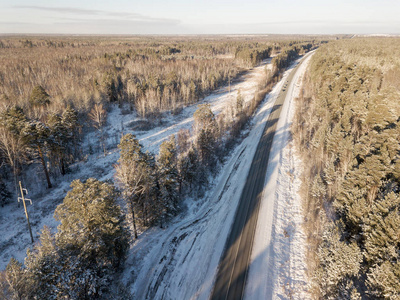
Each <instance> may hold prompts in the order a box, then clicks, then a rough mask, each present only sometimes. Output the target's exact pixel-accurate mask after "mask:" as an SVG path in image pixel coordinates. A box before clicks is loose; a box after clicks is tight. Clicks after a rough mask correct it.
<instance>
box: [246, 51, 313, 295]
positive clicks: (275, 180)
mask: <svg viewBox="0 0 400 300" xmlns="http://www.w3.org/2000/svg"><path fill="white" fill-rule="evenodd" d="M310 58H311V55H309V56H308V57H307V58H306V59H305V61H304V62H303V63H302V64H301V65H300V66H299V68H298V69H297V70H296V74H295V77H294V78H293V81H292V84H291V85H290V86H289V87H288V93H287V96H286V99H285V103H284V105H283V108H282V112H281V116H280V119H279V121H278V124H277V129H276V133H275V137H274V141H273V144H272V148H271V154H270V159H269V162H268V169H267V175H266V179H265V187H264V191H263V196H262V202H261V206H260V211H259V217H258V223H257V228H256V233H255V240H254V245H253V252H252V258H251V266H250V270H249V275H248V281H247V286H246V293H245V295H246V297H245V298H246V299H307V298H310V297H309V295H308V294H307V277H306V267H307V266H306V260H305V253H306V252H305V248H306V236H305V234H304V232H303V229H302V223H303V214H302V205H301V198H300V195H299V194H298V191H299V188H300V184H301V180H300V173H301V169H302V167H301V161H300V160H299V159H298V158H297V157H296V155H295V153H294V152H295V151H294V145H293V143H292V141H291V138H290V126H291V123H292V119H293V115H294V113H295V103H294V99H295V98H296V97H298V96H299V93H300V87H301V80H302V78H303V76H304V72H305V70H306V68H307V65H308V62H309V60H310Z"/></svg>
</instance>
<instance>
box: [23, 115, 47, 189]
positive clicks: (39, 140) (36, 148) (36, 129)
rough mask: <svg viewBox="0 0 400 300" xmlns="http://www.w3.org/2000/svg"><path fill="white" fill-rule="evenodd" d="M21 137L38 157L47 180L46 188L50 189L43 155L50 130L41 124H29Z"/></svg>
mask: <svg viewBox="0 0 400 300" xmlns="http://www.w3.org/2000/svg"><path fill="white" fill-rule="evenodd" d="M23 137H24V139H25V140H26V144H27V145H28V146H29V147H30V148H31V149H32V150H33V152H34V153H36V154H37V156H39V160H40V163H41V164H42V167H43V171H44V174H45V176H46V180H47V187H48V188H49V189H50V188H51V187H52V184H51V181H50V175H49V172H48V170H47V165H46V161H45V153H46V152H47V148H48V146H49V143H48V142H49V139H50V130H49V128H48V127H46V126H45V125H44V124H43V123H41V122H38V121H36V122H29V123H27V124H26V126H25V128H24V129H23Z"/></svg>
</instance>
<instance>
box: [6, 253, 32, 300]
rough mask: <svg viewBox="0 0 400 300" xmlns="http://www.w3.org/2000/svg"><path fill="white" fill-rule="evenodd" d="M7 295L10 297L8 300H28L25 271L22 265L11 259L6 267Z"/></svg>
mask: <svg viewBox="0 0 400 300" xmlns="http://www.w3.org/2000/svg"><path fill="white" fill-rule="evenodd" d="M6 281H7V285H8V286H7V289H8V291H7V293H8V294H9V295H10V296H11V298H10V299H15V300H17V299H18V300H20V299H28V297H29V289H28V284H29V283H28V282H27V281H26V276H25V271H24V269H23V268H22V264H21V263H20V262H18V261H17V260H16V259H15V258H11V260H10V262H9V263H8V265H7V267H6Z"/></svg>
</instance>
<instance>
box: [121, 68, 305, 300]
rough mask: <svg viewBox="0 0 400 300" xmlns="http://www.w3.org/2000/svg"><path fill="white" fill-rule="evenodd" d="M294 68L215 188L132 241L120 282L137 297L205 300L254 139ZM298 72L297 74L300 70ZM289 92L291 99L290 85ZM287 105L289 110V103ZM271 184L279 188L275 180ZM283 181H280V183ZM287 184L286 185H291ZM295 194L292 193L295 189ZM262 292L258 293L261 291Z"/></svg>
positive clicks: (262, 110)
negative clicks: (174, 217)
mask: <svg viewBox="0 0 400 300" xmlns="http://www.w3.org/2000/svg"><path fill="white" fill-rule="evenodd" d="M304 65H305V64H304ZM294 66H295V64H294V65H293V66H292V68H291V69H289V70H288V71H287V72H286V73H285V75H284V77H283V79H282V80H281V81H280V82H279V83H278V84H277V85H276V86H275V87H274V89H273V90H272V92H271V93H270V94H269V95H268V96H267V97H266V99H265V100H264V102H263V103H262V105H261V107H260V109H259V110H258V111H257V113H256V115H255V117H254V119H253V120H252V124H251V130H250V131H249V133H248V136H247V137H246V138H245V139H244V140H243V142H242V143H241V144H240V145H239V146H237V147H236V148H235V150H234V151H233V153H232V155H231V156H230V157H229V159H227V161H226V163H225V165H224V166H223V168H222V170H223V171H222V172H221V173H220V174H219V176H218V178H216V179H215V183H214V185H213V186H212V187H211V188H210V189H209V191H208V193H207V194H206V196H205V197H204V198H203V199H200V200H197V201H192V202H191V203H190V201H188V202H187V204H188V206H189V209H188V212H187V213H186V214H185V216H183V217H182V219H180V220H176V221H175V223H173V224H171V225H170V226H169V227H168V228H167V229H160V228H153V229H151V230H149V231H147V232H145V233H144V234H143V235H142V237H141V238H140V239H139V240H138V241H137V242H136V243H135V245H134V251H133V252H132V253H131V256H130V257H129V259H128V265H129V266H128V267H127V269H126V271H125V274H124V280H125V281H126V283H127V284H128V285H129V286H130V288H131V291H132V292H133V293H134V296H135V299H208V298H209V296H210V294H211V291H212V288H213V284H214V281H215V275H216V271H217V267H218V263H219V259H220V257H221V254H222V252H223V249H224V245H225V241H226V237H227V236H228V234H229V231H230V228H231V225H232V222H233V218H234V215H235V211H236V207H237V205H238V200H239V198H240V194H241V191H242V189H243V186H244V183H245V179H246V177H247V174H248V171H249V168H250V165H251V161H252V159H253V156H254V153H255V150H256V147H257V144H258V141H259V139H260V137H261V134H262V133H263V129H264V126H265V122H266V120H267V118H268V115H269V113H270V111H271V108H272V107H273V104H274V102H275V100H276V97H277V95H278V93H279V91H280V90H281V88H282V86H283V84H284V82H285V81H286V78H287V76H288V74H289V73H290V72H291V70H292V69H293V67H294ZM300 70H303V71H304V70H305V67H301V68H300ZM297 74H298V76H300V74H301V72H298V73H297ZM298 78H300V77H298ZM289 94H291V95H294V93H293V87H291V91H289ZM290 102H291V103H292V102H293V101H292V100H291V101H290ZM288 107H292V105H289V106H288ZM287 109H288V108H287V107H286V108H284V112H283V113H284V114H285V115H287V114H288V113H287ZM289 123H290V118H288V117H287V116H286V117H285V121H284V124H282V122H281V121H280V125H279V129H278V130H280V131H282V135H280V136H281V137H283V138H284V139H286V142H285V141H283V140H282V141H281V143H280V147H281V148H279V150H282V149H283V148H284V146H285V145H287V143H288V139H289V132H288V130H289V129H288V126H289ZM285 130H286V131H287V133H286V134H285V133H284V132H286V131H285ZM274 149H275V151H274V155H273V156H272V157H271V159H272V160H275V159H276V157H278V156H279V153H280V151H278V150H277V147H276V146H275V148H274ZM285 149H286V148H285ZM274 162H275V161H274ZM282 163H283V160H281V161H280V162H278V163H276V162H275V165H276V168H277V170H281V168H280V167H279V165H282ZM292 171H293V170H292ZM282 172H283V169H282ZM269 176H270V175H269ZM274 182H275V185H277V183H278V181H276V180H275V181H274ZM281 182H282V183H283V181H281ZM288 185H289V186H290V185H291V183H290V182H289V183H288ZM282 191H285V192H287V191H289V188H287V189H282ZM293 191H294V192H295V189H293ZM283 196H284V195H283ZM273 220H275V221H284V220H276V218H275V219H273ZM270 222H272V219H271V220H270ZM257 234H258V235H260V236H263V235H264V234H265V233H264V232H263V231H262V230H261V232H258V233H257ZM270 235H271V234H270ZM263 245H264V244H261V246H260V244H257V246H256V247H257V248H256V249H261V248H262V247H263ZM264 266H265V264H264ZM275 267H276V269H277V270H278V269H279V266H278V265H277V264H275ZM258 271H260V272H263V273H265V274H266V276H263V278H266V279H267V278H268V272H267V271H266V269H263V270H261V269H259V270H258ZM256 272H257V270H256ZM256 272H254V271H253V273H252V276H256V277H257V275H256ZM278 273H279V272H278V271H274V272H273V273H272V275H273V276H275V275H277V274H278ZM257 282H259V285H257V288H261V285H262V284H263V285H264V286H268V285H267V281H263V282H260V281H259V280H258V281H257ZM263 290H264V289H262V288H261V289H260V291H263ZM269 291H270V290H269ZM258 295H261V293H258ZM248 298H249V299H264V297H261V298H258V297H257V298H253V297H252V295H251V294H249V297H248Z"/></svg>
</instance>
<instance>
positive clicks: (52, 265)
mask: <svg viewBox="0 0 400 300" xmlns="http://www.w3.org/2000/svg"><path fill="white" fill-rule="evenodd" d="M25 267H26V277H27V278H28V280H29V282H30V285H31V286H32V289H33V293H34V295H35V298H36V299H57V294H58V289H59V287H58V285H59V281H60V280H59V277H60V275H61V273H62V266H61V265H60V262H59V255H58V251H57V248H56V246H55V239H54V236H53V235H52V234H51V232H50V229H49V228H48V227H47V226H45V227H44V228H43V230H42V233H41V235H40V243H39V244H36V245H35V247H34V249H33V251H31V250H29V249H28V251H27V256H26V258H25Z"/></svg>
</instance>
